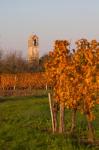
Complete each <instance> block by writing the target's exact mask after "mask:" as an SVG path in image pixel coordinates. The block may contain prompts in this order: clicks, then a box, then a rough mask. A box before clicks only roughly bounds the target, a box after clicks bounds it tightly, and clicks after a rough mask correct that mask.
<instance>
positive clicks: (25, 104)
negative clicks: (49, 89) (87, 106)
mask: <svg viewBox="0 0 99 150" xmlns="http://www.w3.org/2000/svg"><path fill="white" fill-rule="evenodd" d="M1 98H2V97H1ZM95 114H96V120H95V121H94V122H93V124H94V127H95V131H96V139H99V117H98V116H99V106H97V107H96V108H95ZM77 115H78V117H77V135H76V137H74V138H73V137H72V138H71V137H69V136H68V135H66V134H63V135H60V134H58V133H57V134H55V135H54V134H53V133H52V131H51V130H52V129H51V117H50V110H49V105H48V98H47V97H45V96H42V97H7V98H4V101H1V102H0V150H51V149H52V150H74V149H75V150H76V149H79V150H90V149H92V150H98V148H99V147H97V146H93V147H92V148H91V147H89V145H84V144H82V143H80V141H79V137H81V138H85V137H86V128H87V126H86V119H85V118H84V116H83V115H81V114H80V113H78V114H77ZM65 117H66V119H65V120H66V121H65V126H66V132H65V133H67V132H68V130H69V129H70V126H71V121H70V119H71V112H70V111H69V110H66V112H65ZM77 137H78V138H77ZM75 139H76V140H75Z"/></svg>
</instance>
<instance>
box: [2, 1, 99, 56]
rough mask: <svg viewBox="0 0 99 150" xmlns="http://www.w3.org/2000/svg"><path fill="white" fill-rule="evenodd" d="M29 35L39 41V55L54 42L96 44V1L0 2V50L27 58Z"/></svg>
mask: <svg viewBox="0 0 99 150" xmlns="http://www.w3.org/2000/svg"><path fill="white" fill-rule="evenodd" d="M32 33H34V34H37V35H38V36H39V39H40V41H39V42H40V55H43V54H45V53H47V52H48V51H49V50H50V49H52V46H53V41H54V40H56V39H68V40H70V41H72V43H73V42H74V41H75V40H78V39H80V38H88V39H89V40H91V39H95V38H96V39H97V40H99V0H0V47H1V48H3V49H6V50H17V51H22V52H23V55H24V56H26V54H27V40H28V37H29V35H31V34H32Z"/></svg>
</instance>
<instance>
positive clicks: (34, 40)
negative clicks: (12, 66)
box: [28, 35, 39, 65]
mask: <svg viewBox="0 0 99 150" xmlns="http://www.w3.org/2000/svg"><path fill="white" fill-rule="evenodd" d="M28 62H29V64H36V65H38V64H39V40H38V37H37V36H36V35H32V36H30V37H29V39H28Z"/></svg>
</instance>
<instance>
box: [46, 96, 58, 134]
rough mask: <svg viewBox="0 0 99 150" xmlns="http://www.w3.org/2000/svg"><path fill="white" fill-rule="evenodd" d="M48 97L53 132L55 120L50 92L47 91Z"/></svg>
mask: <svg viewBox="0 0 99 150" xmlns="http://www.w3.org/2000/svg"><path fill="white" fill-rule="evenodd" d="M48 99H49V106H50V113H51V121H52V130H53V133H55V132H56V122H55V118H54V113H53V107H52V99H51V93H48Z"/></svg>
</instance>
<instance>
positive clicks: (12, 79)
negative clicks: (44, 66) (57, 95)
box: [0, 72, 46, 96]
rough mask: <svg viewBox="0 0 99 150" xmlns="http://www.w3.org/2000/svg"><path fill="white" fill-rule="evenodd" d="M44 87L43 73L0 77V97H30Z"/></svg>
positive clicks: (2, 75) (3, 75)
mask: <svg viewBox="0 0 99 150" xmlns="http://www.w3.org/2000/svg"><path fill="white" fill-rule="evenodd" d="M45 87H46V78H45V74H44V73H42V72H41V73H19V74H1V75H0V95H23V96H24V95H32V94H33V91H35V90H42V89H45Z"/></svg>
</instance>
